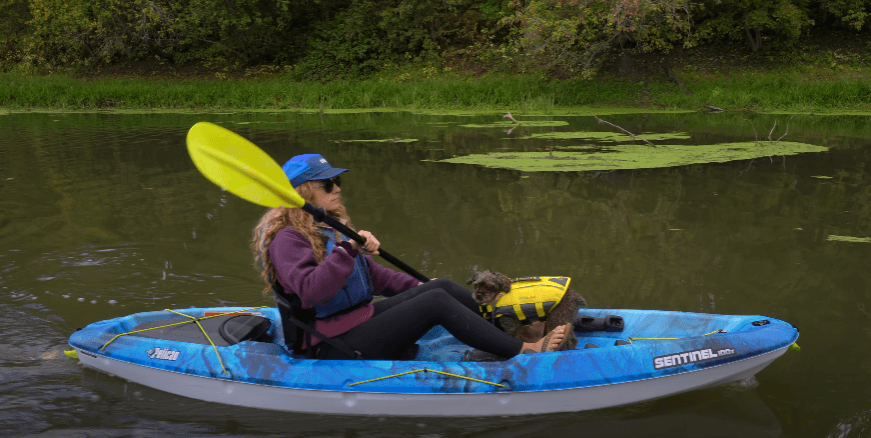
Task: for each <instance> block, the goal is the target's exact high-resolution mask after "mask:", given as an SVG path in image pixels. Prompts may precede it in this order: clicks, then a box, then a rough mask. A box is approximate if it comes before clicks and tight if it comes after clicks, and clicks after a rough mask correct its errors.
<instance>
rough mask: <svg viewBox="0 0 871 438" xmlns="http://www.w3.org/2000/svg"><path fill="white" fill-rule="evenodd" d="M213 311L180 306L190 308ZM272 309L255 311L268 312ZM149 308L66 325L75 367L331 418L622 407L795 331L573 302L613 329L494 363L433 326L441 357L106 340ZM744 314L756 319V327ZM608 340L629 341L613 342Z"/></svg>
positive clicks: (705, 377)
mask: <svg viewBox="0 0 871 438" xmlns="http://www.w3.org/2000/svg"><path fill="white" fill-rule="evenodd" d="M214 310H215V309H185V311H186V312H187V313H190V314H191V315H195V316H196V315H198V314H199V313H200V311H214ZM217 310H218V311H238V310H240V309H234V308H220V309H217ZM273 310H274V309H263V310H261V312H262V313H263V315H264V316H266V317H270V318H277V315H274V314H273V312H272V311H273ZM159 313H160V312H149V314H139V315H140V316H139V318H138V319H136V318H134V319H133V320H129V319H128V320H126V321H125V320H124V318H117V319H115V320H109V321H103V322H101V323H95V324H92V326H88V327H87V328H85V329H83V330H81V331H79V332H76V333H75V334H74V335H73V336H72V337H71V339H70V344H71V345H72V346H73V347H74V348H75V350H76V352H77V353H78V356H79V359H80V361H81V362H82V364H83V365H84V366H87V367H90V368H93V369H96V370H99V371H102V372H104V373H107V374H110V375H115V376H118V377H120V378H122V379H126V380H129V381H132V382H135V383H138V384H141V385H145V386H149V387H153V388H156V389H159V390H162V391H166V392H168V393H172V394H177V395H181V396H186V397H191V398H195V399H200V400H205V401H210V402H216V403H222V404H229V405H238V406H246V407H252V408H261V409H272V410H280V411H292V412H308V413H326V414H343V415H398V416H489V415H528V414H544V413H553V412H568V411H584V410H592V409H600V408H608V407H614V406H621V405H627V404H632V403H637V402H642V401H646V400H652V399H656V398H661V397H666V396H670V395H674V394H678V393H682V392H686V391H691V390H695V389H700V388H705V387H709V386H714V385H719V384H723V383H728V382H732V381H737V380H742V379H745V378H748V377H751V376H753V375H754V374H756V373H757V372H759V371H760V370H762V369H763V368H765V367H766V366H767V365H769V364H770V363H771V362H773V361H774V360H775V359H777V358H778V357H780V356H781V355H783V354H784V353H785V352H786V350H787V349H788V347H789V346H790V345H791V344H792V343H794V342H795V340H796V339H797V337H798V330H797V329H795V328H794V327H792V326H791V325H789V324H788V323H785V322H783V321H779V320H776V319H772V318H765V317H761V316H742V317H738V316H727V315H705V314H692V313H681V312H662V311H639V310H617V309H608V310H604V309H602V310H595V309H583V310H582V313H583V314H585V315H591V316H599V315H604V314H613V315H621V314H622V316H624V318H625V319H626V321H627V324H626V328H625V329H624V331H623V332H620V333H578V337H579V339H580V344H579V346H583V345H584V344H585V342H587V341H594V343H597V345H599V347H600V348H590V349H582V350H574V351H571V352H561V353H544V354H534V355H520V356H517V357H515V358H512V359H510V360H507V361H504V362H484V363H478V362H463V361H460V360H459V357H457V356H461V352H462V351H463V350H464V349H467V348H468V347H466V346H464V345H462V344H460V343H459V342H458V341H456V340H455V339H454V338H453V337H451V336H450V335H447V334H446V332H444V331H443V330H441V331H439V330H436V329H434V333H431V334H428V335H427V337H425V339H422V345H421V353H419V355H418V358H421V357H423V358H425V359H432V358H433V356H432V355H429V356H428V350H427V349H428V348H430V347H431V345H429V344H433V345H435V346H436V347H432V348H437V349H438V350H439V351H448V352H449V354H448V355H447V356H446V357H445V358H446V359H447V360H440V361H434V360H412V361H366V360H362V361H323V360H311V359H305V358H300V357H295V356H293V355H291V354H289V353H288V352H287V351H286V350H285V349H283V348H281V347H279V345H281V343H283V339H281V337H280V332H281V330H280V326H278V329H277V330H273V335H274V337H273V340H272V342H271V343H265V342H250V341H244V342H241V343H239V344H236V345H232V346H228V347H213V346H211V345H204V344H191V343H187V342H181V343H179V342H172V343H169V342H162V341H161V340H159V339H158V340H155V339H154V338H141V337H139V336H136V334H131V335H123V336H120V337H116V336H117V335H118V334H120V333H124V331H125V330H130V328H131V327H132V326H133V325H135V323H137V322H140V321H141V320H147V319H148V318H155V317H157V316H155V315H153V314H159ZM275 313H276V314H277V312H275ZM142 315H145V316H142ZM134 316H135V315H134ZM164 317H165V314H164ZM666 317H667V318H666ZM126 318H130V317H126ZM651 318H654V319H655V318H660V319H662V318H666V319H667V321H664V323H665V324H664V326H667V325H677V324H675V321H682V322H683V324H681V326H682V328H680V329H678V331H680V330H685V331H686V333H695V334H696V335H695V336H688V337H682V338H680V337H675V338H674V339H651V338H666V337H665V336H646V337H645V336H640V335H645V334H654V335H662V334H663V333H665V332H667V331H668V330H671V332H674V330H675V329H668V328H664V329H659V328H656V327H659V325H660V324H659V323H657V324H652V321H653V320H652V319H651ZM718 318H721V319H718ZM730 318H731V319H730ZM736 318H737V320H736ZM726 321H731V322H729V323H726ZM753 321H767V322H766V323H765V325H764V326H760V327H756V326H753V325H752V324H751V322H753ZM125 322H126V324H125ZM703 322H704V324H715V326H716V325H719V326H723V327H729V329H730V330H727V332H726V333H713V334H711V333H707V332H705V333H702V331H704V330H707V329H709V328H711V327H712V326H705V325H704V324H703ZM730 324H731V325H730ZM633 327H634V328H633ZM437 329H440V328H437ZM663 330H665V331H663ZM732 330H734V332H732ZM672 334H674V333H672ZM633 337H634V338H635V339H632V338H633ZM112 338H115V340H112V341H111V342H109V344H108V345H106V342H108V341H109V340H110V339H112ZM642 338H646V339H642ZM614 339H627V340H630V341H632V343H631V344H629V345H620V346H615V345H613V343H614V342H613V340H614ZM756 344H759V345H756ZM161 345H162V346H161ZM103 347H105V348H103ZM155 347H159V349H161V351H164V352H168V353H162V354H163V358H162V359H161V358H158V359H154V358H149V357H145V358H143V356H145V354H144V353H145V352H146V351H147V352H148V353H149V354H151V355H154V353H153V352H154V351H155ZM137 352H138V353H137ZM718 353H719V354H718ZM137 354H138V356H137ZM714 355H717V356H714ZM131 356H133V357H134V358H133V359H131ZM218 356H220V357H221V359H217V358H218ZM173 357H175V358H174V359H173ZM184 357H190V358H189V359H187V360H184ZM667 358H671V360H670V361H669V360H667ZM681 358H683V359H681ZM170 359H172V360H170ZM451 359H453V360H451ZM657 368H658V369H657ZM203 370H205V371H203Z"/></svg>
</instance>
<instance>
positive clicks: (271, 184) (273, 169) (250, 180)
mask: <svg viewBox="0 0 871 438" xmlns="http://www.w3.org/2000/svg"><path fill="white" fill-rule="evenodd" d="M187 146H188V153H189V154H190V155H191V159H192V160H193V162H194V165H196V166H197V169H199V171H200V172H201V173H202V174H203V175H205V176H206V178H208V179H209V181H211V182H213V183H215V184H217V185H219V186H221V187H223V188H224V189H225V190H227V191H228V192H230V193H232V194H234V195H236V196H238V197H240V198H242V199H246V200H248V201H251V202H253V203H255V204H258V205H262V206H264V207H279V206H284V207H289V208H301V209H303V210H304V211H306V212H307V213H309V214H311V215H312V216H314V218H315V220H317V221H320V222H324V223H326V224H327V225H329V226H331V227H333V228H334V229H336V230H338V231H339V232H340V233H342V234H344V235H346V236H348V237H350V238H351V239H354V241H356V242H357V243H360V244H361V245H362V244H363V243H365V242H366V240H365V239H363V238H362V237H360V235H359V234H357V233H356V232H355V231H354V230H352V229H350V228H348V227H347V226H345V225H344V224H342V223H341V222H339V221H337V220H335V219H333V218H332V217H330V216H327V215H326V213H324V210H323V209H319V208H316V207H315V206H313V205H312V204H310V203H308V202H306V201H305V199H303V198H302V196H300V195H299V193H297V192H296V190H294V189H293V186H291V185H290V181H289V180H288V179H287V175H285V174H284V171H283V170H281V166H279V165H278V163H276V162H275V160H273V159H272V157H270V156H269V155H268V154H267V153H266V152H263V150H261V149H260V148H258V147H257V146H256V145H255V144H254V143H251V142H250V141H248V140H246V139H244V138H243V137H242V136H240V135H238V134H236V133H234V132H232V131H230V130H228V129H225V128H222V127H220V126H218V125H214V124H211V123H208V122H199V123H197V124H196V125H194V126H193V127H192V128H191V130H190V131H188V136H187ZM378 251H379V253H380V255H381V257H382V258H383V259H384V260H387V261H388V262H390V263H392V264H393V265H394V266H396V267H397V268H399V269H402V270H403V271H405V272H407V273H408V274H410V275H411V276H412V277H414V278H416V279H418V280H419V281H421V282H424V283H425V282H427V281H429V280H428V279H427V278H426V277H425V276H424V275H423V274H421V273H420V272H417V271H415V270H414V269H413V268H411V267H410V266H408V265H406V264H405V263H403V262H402V261H400V260H399V259H397V258H396V257H393V256H392V255H390V254H389V253H387V252H386V251H384V250H383V249H380V248H379V250H378Z"/></svg>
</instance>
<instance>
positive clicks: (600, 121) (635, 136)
mask: <svg viewBox="0 0 871 438" xmlns="http://www.w3.org/2000/svg"><path fill="white" fill-rule="evenodd" d="M593 117H594V118H595V119H596V120H598V121H599V124H602V123H607V124H609V125H611V126H613V127H615V128H617V129H619V130H621V131H623V132H625V133H627V134H629V136H630V137H632V139H633V140H635V139H636V138H638V136H637V135H635V134H633V133H631V132H629V131H627V130H625V129H623V128H621V127H619V126H617V125H615V124H613V123H611V122H608V121H605V120H602V119H600V118H598V117H596V116H593ZM640 140H643V141H644V142H645V143H647V144H649V145H651V146H653V147H656V145H655V144H653V143H651V142H649V141H647V139H644V138H641V139H640Z"/></svg>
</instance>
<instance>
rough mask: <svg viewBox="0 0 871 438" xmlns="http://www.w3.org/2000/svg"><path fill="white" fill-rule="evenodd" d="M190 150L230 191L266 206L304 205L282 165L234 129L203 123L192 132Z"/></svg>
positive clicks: (197, 162)
mask: <svg viewBox="0 0 871 438" xmlns="http://www.w3.org/2000/svg"><path fill="white" fill-rule="evenodd" d="M187 146H188V153H189V154H190V155H191V159H192V160H193V162H194V165H196V166H197V169H199V171H200V172H201V173H202V174H203V175H205V176H206V178H208V179H209V180H210V181H212V182H213V183H215V184H217V185H219V186H221V187H223V188H224V189H225V190H227V191H228V192H230V193H232V194H234V195H236V196H238V197H240V198H242V199H246V200H248V201H251V202H253V203H255V204H259V205H262V206H264V207H278V206H280V205H283V206H285V207H291V208H292V207H302V206H303V205H304V204H305V200H304V199H302V196H299V193H297V192H296V190H294V189H293V186H291V185H290V181H289V180H288V179H287V175H285V174H284V171H282V170H281V166H279V165H278V163H276V162H275V160H273V159H272V157H270V156H269V155H268V154H267V153H266V152H263V150H261V149H260V148H258V147H257V146H256V145H255V144H254V143H251V142H250V141H248V140H246V139H245V138H243V137H242V136H240V135H239V134H236V133H235V132H233V131H230V130H228V129H225V128H222V127H220V126H218V125H214V124H211V123H208V122H199V123H197V124H196V125H194V126H193V127H192V128H191V130H190V131H188V137H187Z"/></svg>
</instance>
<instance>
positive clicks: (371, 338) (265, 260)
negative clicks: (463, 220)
mask: <svg viewBox="0 0 871 438" xmlns="http://www.w3.org/2000/svg"><path fill="white" fill-rule="evenodd" d="M347 170H348V169H339V168H335V167H332V166H330V164H329V163H328V162H327V160H325V159H324V158H323V157H322V156H320V155H317V154H305V155H298V156H296V157H293V158H291V159H290V160H289V161H288V162H287V163H286V164H285V165H284V171H285V173H286V174H287V176H288V178H289V179H290V182H291V184H292V185H293V187H294V188H295V189H296V191H297V192H298V193H299V194H300V196H302V197H303V198H304V199H305V200H306V201H308V202H310V203H311V204H312V205H314V206H315V207H323V208H324V209H325V210H326V212H327V214H329V215H330V216H332V217H334V218H336V219H338V220H340V221H342V222H344V223H345V225H347V226H349V227H350V226H351V224H350V218H349V217H348V214H347V213H346V211H345V206H344V205H343V204H342V198H341V196H340V193H341V191H342V189H341V187H340V185H341V180H340V176H339V174H341V173H343V172H346V171H347ZM358 234H359V235H360V236H361V237H363V238H364V239H366V243H365V244H363V245H360V244H358V243H357V242H355V241H353V240H349V239H347V238H346V237H345V236H344V235H342V234H340V233H338V232H337V231H335V230H333V229H332V228H330V227H327V226H326V225H324V224H322V223H316V222H315V221H314V219H313V218H312V216H311V215H310V214H308V213H306V212H304V211H302V210H301V209H299V208H285V207H277V208H273V209H271V210H269V211H268V212H267V213H266V214H265V215H264V216H263V217H262V218H261V219H260V222H259V223H258V224H257V227H256V228H255V229H254V240H253V242H252V244H251V248H252V250H253V251H254V256H255V259H256V260H257V262H258V265H259V266H260V268H261V276H262V277H263V279H264V281H266V283H267V284H269V285H270V287H271V286H272V285H273V284H274V282H275V281H277V282H278V283H280V285H281V286H282V287H283V289H284V291H285V292H286V293H288V294H291V293H292V294H296V295H297V296H298V297H299V300H300V305H301V307H302V308H303V309H312V308H313V309H314V310H315V323H314V329H315V330H317V331H319V332H321V333H322V334H324V335H326V336H327V337H330V338H333V339H339V340H341V341H342V342H344V343H345V344H347V345H350V346H353V348H354V349H356V350H357V351H359V352H361V353H362V355H363V357H364V358H366V359H381V360H397V359H400V358H402V357H403V353H404V352H406V351H407V350H409V348H411V347H412V346H413V345H414V344H415V343H416V342H417V340H418V339H420V338H421V337H422V336H423V335H424V334H426V332H427V331H429V330H430V329H431V328H433V327H434V326H436V325H441V326H443V327H444V328H445V329H447V330H448V332H450V333H451V334H452V335H453V336H454V337H456V338H457V339H458V340H460V341H461V342H463V343H465V344H467V345H469V346H471V347H473V348H477V349H479V350H483V351H486V352H489V353H492V354H496V355H498V356H502V357H505V358H509V357H513V356H515V355H517V354H520V353H522V352H528V351H527V350H531V352H542V351H555V350H557V349H558V348H559V347H560V345H561V344H562V343H563V342H564V341H565V339H566V336H565V333H566V330H568V327H569V325H568V324H566V325H565V326H560V327H557V328H556V329H554V330H553V331H551V332H550V333H548V335H547V336H545V337H544V338H542V339H541V340H539V341H538V342H535V343H525V342H523V341H521V340H520V339H517V338H515V337H512V336H510V335H508V334H506V333H504V332H503V331H501V330H499V329H498V328H496V327H495V326H494V325H493V324H491V323H489V322H488V321H487V320H485V319H484V318H482V317H481V316H480V314H478V313H477V309H478V304H477V303H476V302H475V301H474V299H473V297H472V294H471V292H470V291H469V290H467V289H466V288H464V287H462V286H460V285H458V284H456V283H454V282H452V281H450V280H447V279H438V280H433V281H429V282H427V283H420V282H419V281H417V280H416V279H415V278H413V277H412V276H410V275H408V274H405V273H400V272H395V271H393V270H391V269H388V268H385V267H383V266H381V265H379V264H378V263H376V262H375V261H373V260H372V257H371V256H372V255H373V254H378V247H379V246H380V243H379V242H378V239H377V238H375V236H373V235H372V233H370V232H368V231H362V230H361V231H359V232H358ZM373 294H378V295H384V296H387V297H389V298H387V299H384V300H381V301H378V302H374V303H373V302H372V296H373ZM310 341H311V345H307V346H306V347H307V348H310V349H312V350H313V353H314V357H316V358H320V359H347V358H348V357H347V355H346V354H345V353H343V352H342V351H340V350H338V349H336V348H334V347H333V346H331V345H329V344H327V343H326V342H320V340H319V339H317V338H316V337H312V338H310Z"/></svg>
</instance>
